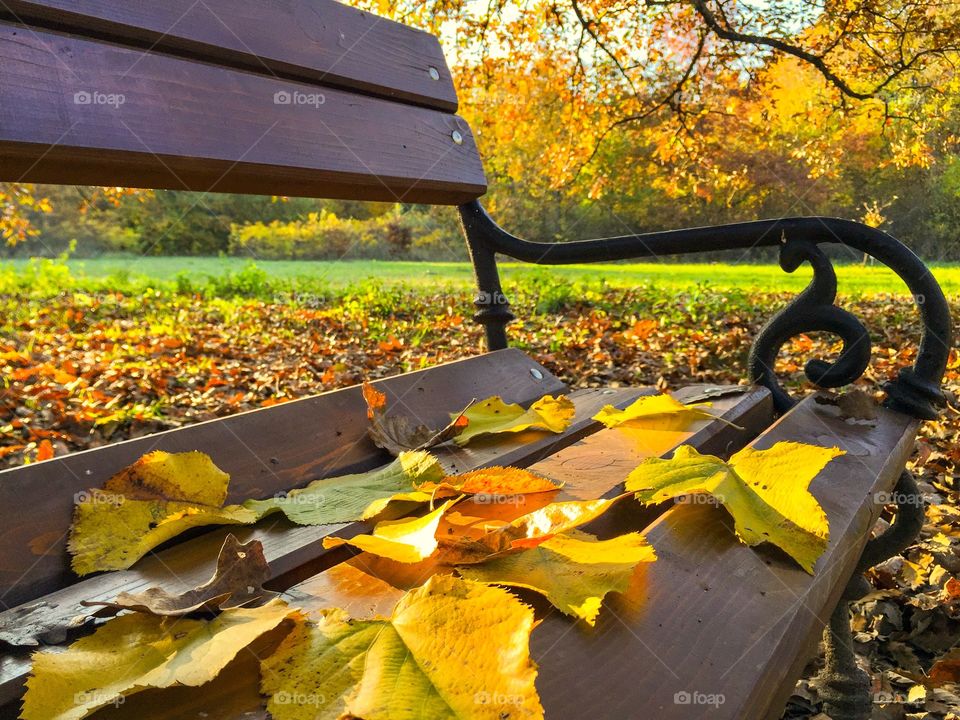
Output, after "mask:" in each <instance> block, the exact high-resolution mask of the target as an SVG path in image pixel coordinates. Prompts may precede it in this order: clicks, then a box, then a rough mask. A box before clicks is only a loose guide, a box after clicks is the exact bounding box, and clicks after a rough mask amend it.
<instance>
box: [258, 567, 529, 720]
mask: <svg viewBox="0 0 960 720" xmlns="http://www.w3.org/2000/svg"><path fill="white" fill-rule="evenodd" d="M532 629H533V612H532V610H531V609H530V608H529V607H527V606H526V605H524V604H523V603H521V602H520V601H519V600H517V599H516V598H515V597H513V596H512V595H511V594H510V593H508V592H507V591H505V590H502V589H500V588H497V587H492V586H488V585H482V584H479V583H473V582H469V581H466V580H460V579H457V578H455V577H451V576H434V577H432V578H431V579H430V580H429V581H428V582H427V583H426V584H425V585H424V586H423V587H420V588H417V589H416V590H412V591H411V592H409V593H407V594H406V595H405V596H404V597H403V599H402V600H401V601H400V603H399V604H398V605H397V608H396V610H395V611H394V613H393V617H392V618H391V619H390V620H367V621H362V620H351V619H350V618H348V616H347V615H346V613H344V612H343V611H342V610H328V611H325V613H324V614H323V615H322V616H321V618H320V619H319V620H317V621H316V622H314V621H312V620H310V621H304V622H301V623H299V624H298V626H297V628H296V629H295V630H294V631H293V632H292V633H291V634H290V635H288V636H287V637H286V638H285V639H284V641H283V643H282V644H281V646H280V647H279V648H278V650H277V651H276V652H275V653H274V654H273V655H271V656H270V657H269V658H267V659H266V660H265V661H264V662H263V672H262V678H263V679H262V686H261V689H262V691H263V693H264V694H265V695H267V696H268V697H269V700H268V703H267V709H268V710H269V712H270V714H271V716H272V717H273V718H274V719H275V720H317V719H318V718H322V719H323V720H327V719H331V720H333V719H336V718H347V717H350V718H363V719H364V720H423V718H430V720H468V719H469V720H503V718H505V717H509V718H516V719H517V720H521V719H524V720H539V719H541V718H543V709H542V707H541V706H540V699H539V697H538V695H537V691H536V688H535V687H534V680H535V679H536V675H537V671H536V667H535V665H534V664H533V662H532V661H531V659H530V649H529V638H530V632H531V630H532ZM289 698H304V702H302V703H296V702H288V700H289Z"/></svg>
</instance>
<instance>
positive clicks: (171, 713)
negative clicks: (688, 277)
mask: <svg viewBox="0 0 960 720" xmlns="http://www.w3.org/2000/svg"><path fill="white" fill-rule="evenodd" d="M695 392H697V391H696V390H694V391H693V393H691V392H690V391H681V392H680V393H678V395H681V396H683V395H686V396H687V397H691V396H692V395H693V394H694V393H695ZM715 407H716V408H717V409H718V410H720V411H721V412H722V413H723V416H724V417H725V418H726V419H728V420H731V421H733V420H732V419H733V418H737V421H738V422H739V423H740V425H741V426H742V427H743V428H744V429H743V430H742V431H738V430H736V429H734V428H733V427H731V426H730V425H729V424H725V423H722V422H719V421H714V422H700V423H697V424H696V426H695V427H694V428H692V430H691V431H686V432H678V433H674V434H673V444H672V445H666V443H667V442H669V438H668V437H667V436H666V435H662V436H660V437H658V438H655V439H654V441H653V442H651V443H648V444H647V445H646V449H644V450H636V449H635V448H633V449H632V450H631V452H634V453H636V456H637V457H640V458H641V459H642V458H643V457H648V456H649V455H650V454H660V453H661V452H662V451H663V450H665V449H669V448H672V447H673V445H676V444H678V443H683V442H687V443H690V444H693V445H695V446H698V447H702V448H704V450H705V451H707V450H708V449H709V448H710V447H714V448H716V447H725V448H729V449H730V450H735V449H738V448H739V447H740V446H742V445H743V444H744V443H745V442H746V438H748V437H750V436H751V435H755V434H756V433H757V432H759V431H760V430H761V429H762V428H764V427H766V425H767V424H768V423H769V421H770V417H771V412H772V407H771V403H770V397H769V393H767V392H766V390H753V391H748V392H746V393H744V394H743V395H739V396H726V397H723V398H721V399H718V400H717V401H716V402H715ZM624 434H625V437H626V438H627V439H628V440H629V439H633V440H635V439H636V438H637V437H638V435H637V434H636V433H635V432H632V431H624V430H623V429H614V430H602V431H600V432H597V433H594V434H591V435H588V436H587V437H585V438H584V439H583V440H581V441H580V442H578V443H577V444H576V445H575V446H574V447H579V448H583V449H584V450H583V451H584V453H585V455H584V457H585V458H596V457H597V454H596V451H597V447H598V446H599V445H602V444H604V443H605V439H604V438H607V439H609V438H612V437H614V436H619V435H624ZM701 443H703V444H702V445H701ZM566 452H568V453H572V452H573V448H571V449H570V450H568V451H566ZM547 462H549V460H548V461H547ZM583 464H586V460H585V461H584V463H583ZM531 467H532V468H533V469H535V470H538V471H540V472H544V471H545V468H547V467H548V465H547V463H537V464H535V465H532V466H531ZM550 468H551V469H553V470H555V469H556V466H552V465H551V466H550ZM567 468H568V473H567V476H566V477H565V479H566V480H567V483H568V485H567V487H565V488H564V490H563V491H561V493H560V496H561V497H562V498H572V497H580V496H582V495H584V494H586V493H588V492H589V489H588V488H584V487H580V484H579V483H580V478H581V475H580V473H579V472H578V471H577V470H575V469H574V468H573V465H572V464H571V463H567ZM631 469H632V468H631ZM625 474H626V473H623V474H621V473H620V471H619V469H617V470H614V471H613V472H611V473H610V475H609V476H608V481H609V483H610V485H609V486H608V487H612V486H613V485H614V484H616V483H617V482H619V481H621V480H622V479H623V477H624V476H625ZM556 499H558V497H557V496H556V495H554V496H553V497H549V498H547V500H548V501H552V500H556ZM463 505H464V506H465V507H464V512H467V513H470V512H471V510H470V509H469V507H470V506H472V507H473V510H474V511H478V512H484V511H486V510H490V509H491V506H489V505H487V506H479V505H477V504H475V503H472V502H470V501H466V502H465V503H464V504H463ZM532 509H533V508H532V507H526V508H522V509H519V510H518V512H523V511H526V510H532ZM361 568H362V569H361ZM380 571H382V577H383V578H384V579H379V578H378V577H375V576H372V575H371V574H368V573H371V572H373V573H375V574H377V575H379V574H381V573H380ZM423 573H424V568H423V567H422V566H421V565H403V564H401V563H392V562H390V561H383V560H378V559H376V558H373V557H371V556H370V555H369V554H367V553H362V554H361V555H358V556H357V557H355V558H354V559H352V560H351V561H350V562H347V563H343V564H340V565H337V566H335V567H333V568H330V569H329V570H327V571H326V572H323V573H320V574H319V575H316V576H314V577H312V578H310V579H308V580H306V581H304V582H302V583H300V584H298V585H297V586H295V587H294V588H291V590H290V591H289V592H288V593H287V596H288V597H291V598H292V602H293V603H294V604H296V605H299V606H301V607H303V609H304V610H307V611H313V610H319V609H322V608H325V607H334V606H336V607H342V608H344V609H346V610H347V611H348V612H350V613H351V614H353V615H355V616H356V617H368V616H372V615H374V614H378V613H380V614H387V615H389V613H390V612H391V611H392V608H393V605H394V604H395V603H396V602H397V601H398V600H399V598H400V597H401V596H402V594H403V591H404V589H406V588H408V587H415V586H416V585H419V584H421V583H422V582H423V580H424V575H423ZM531 597H535V596H531ZM574 631H576V630H574ZM590 662H593V660H589V661H587V664H589V663H590ZM230 669H231V670H232V671H231V672H228V671H226V670H225V671H224V672H222V673H221V674H220V676H219V677H218V678H217V679H216V680H214V681H213V682H212V683H209V684H207V685H204V686H203V687H202V688H182V689H178V690H177V691H176V694H175V695H169V694H164V695H161V694H159V693H154V692H152V691H148V692H146V693H142V694H140V695H138V696H134V697H131V698H128V699H127V701H126V702H125V703H124V704H123V705H122V706H120V707H119V708H117V709H116V710H110V711H106V712H104V713H102V716H103V717H104V718H114V719H116V720H119V719H120V718H136V719H137V720H140V718H151V719H153V720H160V719H161V718H171V719H172V718H181V717H194V716H202V717H204V718H205V719H206V720H228V719H229V720H235V719H236V718H241V717H242V718H244V720H266V718H268V715H267V714H266V712H264V710H263V707H262V705H263V703H262V698H261V697H260V696H259V695H258V694H257V692H256V682H257V681H256V676H257V671H258V668H257V665H256V663H252V662H249V661H247V660H238V661H237V662H236V664H234V665H232V666H231V668H230ZM542 675H543V673H542V671H541V678H542ZM571 678H578V676H577V675H568V676H567V677H566V681H567V683H568V684H569V685H570V688H571V691H572V692H576V690H577V688H579V687H580V684H579V682H580V681H579V679H577V682H576V683H574V682H572V681H571ZM539 684H540V680H538V685H539ZM624 691H625V690H623V689H621V692H624ZM640 706H641V705H640V703H639V702H638V703H635V706H634V709H633V711H632V712H630V713H626V714H622V715H607V714H603V713H601V714H597V715H587V714H584V715H581V714H578V713H576V712H575V710H574V709H572V708H570V709H568V710H567V713H566V714H565V715H559V716H558V717H567V718H577V720H582V718H585V717H596V718H621V717H623V718H628V717H630V718H632V717H635V716H636V707H640ZM546 717H547V718H550V720H553V718H554V717H555V715H554V713H551V712H549V711H548V713H547V715H546ZM643 717H647V716H643ZM649 717H651V718H653V717H656V716H655V715H650V716H649ZM691 717H693V716H691ZM658 720H659V718H658Z"/></svg>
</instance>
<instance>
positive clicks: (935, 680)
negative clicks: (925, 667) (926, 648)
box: [928, 650, 960, 686]
mask: <svg viewBox="0 0 960 720" xmlns="http://www.w3.org/2000/svg"><path fill="white" fill-rule="evenodd" d="M928 676H929V678H930V682H931V684H933V685H934V686H940V685H946V684H948V683H960V650H951V651H949V652H948V653H947V654H946V655H943V656H942V657H940V658H938V659H937V661H936V662H935V663H934V664H933V667H931V668H930V672H929V673H928Z"/></svg>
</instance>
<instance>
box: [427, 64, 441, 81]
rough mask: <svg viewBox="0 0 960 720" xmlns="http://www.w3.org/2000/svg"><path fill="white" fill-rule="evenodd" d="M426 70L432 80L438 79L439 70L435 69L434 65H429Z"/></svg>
mask: <svg viewBox="0 0 960 720" xmlns="http://www.w3.org/2000/svg"><path fill="white" fill-rule="evenodd" d="M427 72H429V73H430V77H431V78H432V79H433V80H439V79H440V71H439V70H437V69H436V68H435V67H431V68H430V69H429V70H427Z"/></svg>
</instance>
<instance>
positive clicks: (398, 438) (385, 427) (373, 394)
mask: <svg viewBox="0 0 960 720" xmlns="http://www.w3.org/2000/svg"><path fill="white" fill-rule="evenodd" d="M363 398H364V400H366V401H367V418H368V419H369V420H370V427H369V428H368V429H367V434H368V435H369V436H370V439H371V440H373V443H374V444H375V445H376V446H377V447H379V448H383V449H384V450H386V451H387V452H388V453H390V454H391V455H399V454H400V453H402V452H404V451H405V450H427V449H429V448H432V447H434V446H436V445H440V444H442V443H445V442H447V441H448V440H452V439H453V438H454V437H456V436H457V435H459V434H460V433H461V432H463V431H464V430H465V429H466V427H467V422H468V421H467V418H466V417H465V416H464V413H463V412H461V413H458V414H456V415H454V416H453V418H452V419H451V421H450V422H449V424H447V426H446V427H444V428H441V429H440V430H431V429H430V428H428V427H427V426H426V425H423V424H415V423H414V421H413V420H411V419H410V418H408V417H406V416H404V415H387V396H386V395H385V394H384V393H382V392H380V391H379V390H377V389H376V388H375V387H374V386H373V385H371V384H370V383H369V382H365V383H364V384H363ZM468 407H469V406H468Z"/></svg>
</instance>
